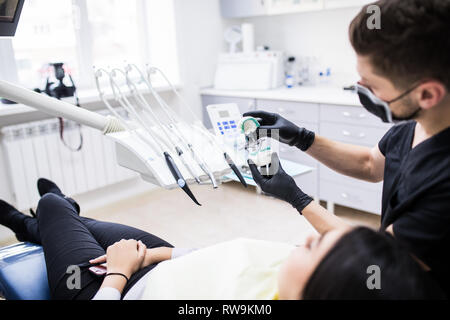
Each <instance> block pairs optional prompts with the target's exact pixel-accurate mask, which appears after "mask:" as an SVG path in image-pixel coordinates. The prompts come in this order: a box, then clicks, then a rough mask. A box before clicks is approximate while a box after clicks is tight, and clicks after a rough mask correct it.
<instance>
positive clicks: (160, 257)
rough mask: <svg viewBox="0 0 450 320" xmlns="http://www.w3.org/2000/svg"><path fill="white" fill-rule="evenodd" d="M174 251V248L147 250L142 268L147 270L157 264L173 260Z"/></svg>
mask: <svg viewBox="0 0 450 320" xmlns="http://www.w3.org/2000/svg"><path fill="white" fill-rule="evenodd" d="M172 251H173V248H168V247H160V248H152V249H147V254H146V255H145V259H144V262H143V264H142V268H145V267H147V266H149V265H152V264H155V263H159V262H162V261H166V260H170V259H172Z"/></svg>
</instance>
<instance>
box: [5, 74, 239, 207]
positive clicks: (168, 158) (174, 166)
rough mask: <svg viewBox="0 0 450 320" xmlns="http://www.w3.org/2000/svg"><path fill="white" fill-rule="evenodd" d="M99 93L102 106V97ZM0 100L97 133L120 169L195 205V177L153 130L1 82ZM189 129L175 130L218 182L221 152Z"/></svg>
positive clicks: (222, 170)
mask: <svg viewBox="0 0 450 320" xmlns="http://www.w3.org/2000/svg"><path fill="white" fill-rule="evenodd" d="M99 93H100V97H101V98H102V100H103V101H104V102H105V101H106V99H105V97H104V96H102V95H103V93H102V92H99ZM0 96H1V97H3V98H6V99H8V100H11V101H14V102H17V103H21V104H24V105H27V106H30V107H32V108H34V109H37V110H39V111H42V112H44V113H46V114H48V115H51V116H54V117H62V118H65V119H68V120H72V121H74V122H77V123H79V124H82V125H85V126H88V127H91V128H94V129H97V130H100V131H101V132H102V133H103V134H104V135H106V136H107V137H108V138H110V139H113V140H114V142H115V151H116V158H117V162H118V164H119V165H120V166H122V167H125V168H128V169H130V170H133V171H135V172H138V173H139V174H140V175H141V177H142V179H143V180H145V181H147V182H150V183H152V184H155V185H158V186H160V187H163V188H165V189H175V188H181V189H183V190H184V191H185V192H186V194H187V195H188V196H189V197H190V198H191V199H192V200H193V201H194V202H195V203H196V204H199V203H198V201H197V200H196V199H195V197H194V195H193V194H192V192H191V191H190V190H189V187H188V185H189V184H193V183H196V180H195V177H194V176H193V175H191V173H190V172H189V170H187V169H186V167H185V165H184V164H183V162H182V161H181V160H180V158H179V156H178V155H177V153H176V152H175V151H174V150H161V149H162V148H161V146H163V144H162V143H161V142H160V141H164V135H163V134H162V133H161V132H158V128H157V127H154V126H152V127H150V126H146V128H144V126H143V125H142V123H139V122H137V121H125V120H124V119H120V118H117V117H115V116H103V115H100V114H97V113H95V112H92V111H89V110H86V109H82V108H78V107H76V106H74V105H72V104H69V103H67V102H64V101H61V100H57V99H54V98H51V97H49V96H46V95H43V94H39V93H36V92H34V91H31V90H28V89H25V88H22V87H20V86H17V85H14V84H11V83H8V82H6V81H3V80H0ZM116 100H117V98H116ZM109 107H110V106H109ZM113 114H114V113H113ZM116 114H117V113H116ZM134 120H136V119H134ZM193 126H194V125H188V124H185V125H183V126H180V127H179V129H180V131H181V132H182V133H183V134H184V136H185V137H190V138H191V139H190V140H191V141H194V142H193V143H192V145H194V147H195V148H196V150H200V149H201V147H203V149H202V156H204V158H205V159H207V161H208V167H209V168H210V169H211V171H212V173H213V175H214V177H215V179H217V180H218V181H220V180H221V179H222V177H223V176H225V175H227V174H229V173H230V172H231V169H230V167H229V166H228V163H227V162H226V161H224V158H223V153H222V151H223V150H218V149H217V148H213V147H212V146H211V144H210V143H209V141H208V140H207V138H206V137H205V136H204V134H202V132H200V131H198V130H196V129H194V128H193ZM158 146H159V148H158ZM227 152H228V153H229V154H233V150H227ZM199 172H200V174H199V177H200V180H202V181H203V182H206V181H209V180H210V178H211V177H210V176H208V175H207V174H205V173H203V172H202V170H200V169H199ZM201 173H203V174H201Z"/></svg>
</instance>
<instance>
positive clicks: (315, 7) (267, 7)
mask: <svg viewBox="0 0 450 320" xmlns="http://www.w3.org/2000/svg"><path fill="white" fill-rule="evenodd" d="M371 2H373V0H220V8H221V12H222V17H224V18H227V19H230V18H248V17H256V16H268V15H279V14H289V13H299V12H311V11H319V10H327V9H336V8H349V7H362V6H364V5H366V4H368V3H371Z"/></svg>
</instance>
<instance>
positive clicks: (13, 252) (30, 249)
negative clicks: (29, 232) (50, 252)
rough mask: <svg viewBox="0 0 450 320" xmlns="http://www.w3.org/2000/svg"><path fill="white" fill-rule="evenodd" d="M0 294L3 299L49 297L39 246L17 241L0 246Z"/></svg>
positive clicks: (45, 271) (45, 298) (42, 254)
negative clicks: (6, 245)
mask: <svg viewBox="0 0 450 320" xmlns="http://www.w3.org/2000/svg"><path fill="white" fill-rule="evenodd" d="M0 296H2V297H3V298H5V299H6V300H50V289H49V286H48V279H47V269H46V265H45V259H44V252H43V250H42V247H41V246H38V245H35V244H31V243H18V244H14V245H11V246H8V247H4V248H0Z"/></svg>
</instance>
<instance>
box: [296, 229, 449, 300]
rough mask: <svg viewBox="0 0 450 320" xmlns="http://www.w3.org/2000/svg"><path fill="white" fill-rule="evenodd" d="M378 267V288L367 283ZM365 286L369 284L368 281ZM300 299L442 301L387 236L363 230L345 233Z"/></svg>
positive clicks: (423, 274)
mask: <svg viewBox="0 0 450 320" xmlns="http://www.w3.org/2000/svg"><path fill="white" fill-rule="evenodd" d="M369 266H378V267H379V268H380V276H381V281H380V283H381V289H379V290H378V289H372V290H370V289H369V288H368V286H367V281H368V279H369V277H371V276H372V275H373V274H374V272H373V271H370V272H369V273H368V267H369ZM369 283H372V281H370V280H369ZM302 298H303V299H304V300H349V299H351V300H410V299H412V300H415V299H445V296H444V295H443V293H442V290H441V289H440V288H439V287H438V286H437V284H436V282H435V281H434V280H433V279H432V278H431V277H430V276H429V275H428V274H427V272H425V271H424V270H423V269H422V268H421V267H420V266H419V264H418V263H417V262H416V261H415V260H414V259H413V258H412V256H411V255H410V254H409V253H408V251H407V250H405V248H404V247H403V246H401V245H400V244H399V243H398V241H396V240H395V239H394V238H393V237H392V236H391V235H390V234H388V233H385V232H377V231H374V230H371V229H369V228H365V227H359V228H356V229H354V230H352V231H350V232H348V233H346V234H345V235H344V236H343V237H342V238H341V239H340V240H338V242H337V243H336V245H335V246H334V247H333V248H332V249H331V250H330V252H329V253H328V254H327V255H326V256H325V257H324V258H323V260H322V261H321V263H320V264H319V265H318V267H317V268H316V270H315V271H314V273H313V274H312V276H311V277H310V279H309V281H308V283H307V284H306V286H305V289H304V291H303V295H302Z"/></svg>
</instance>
